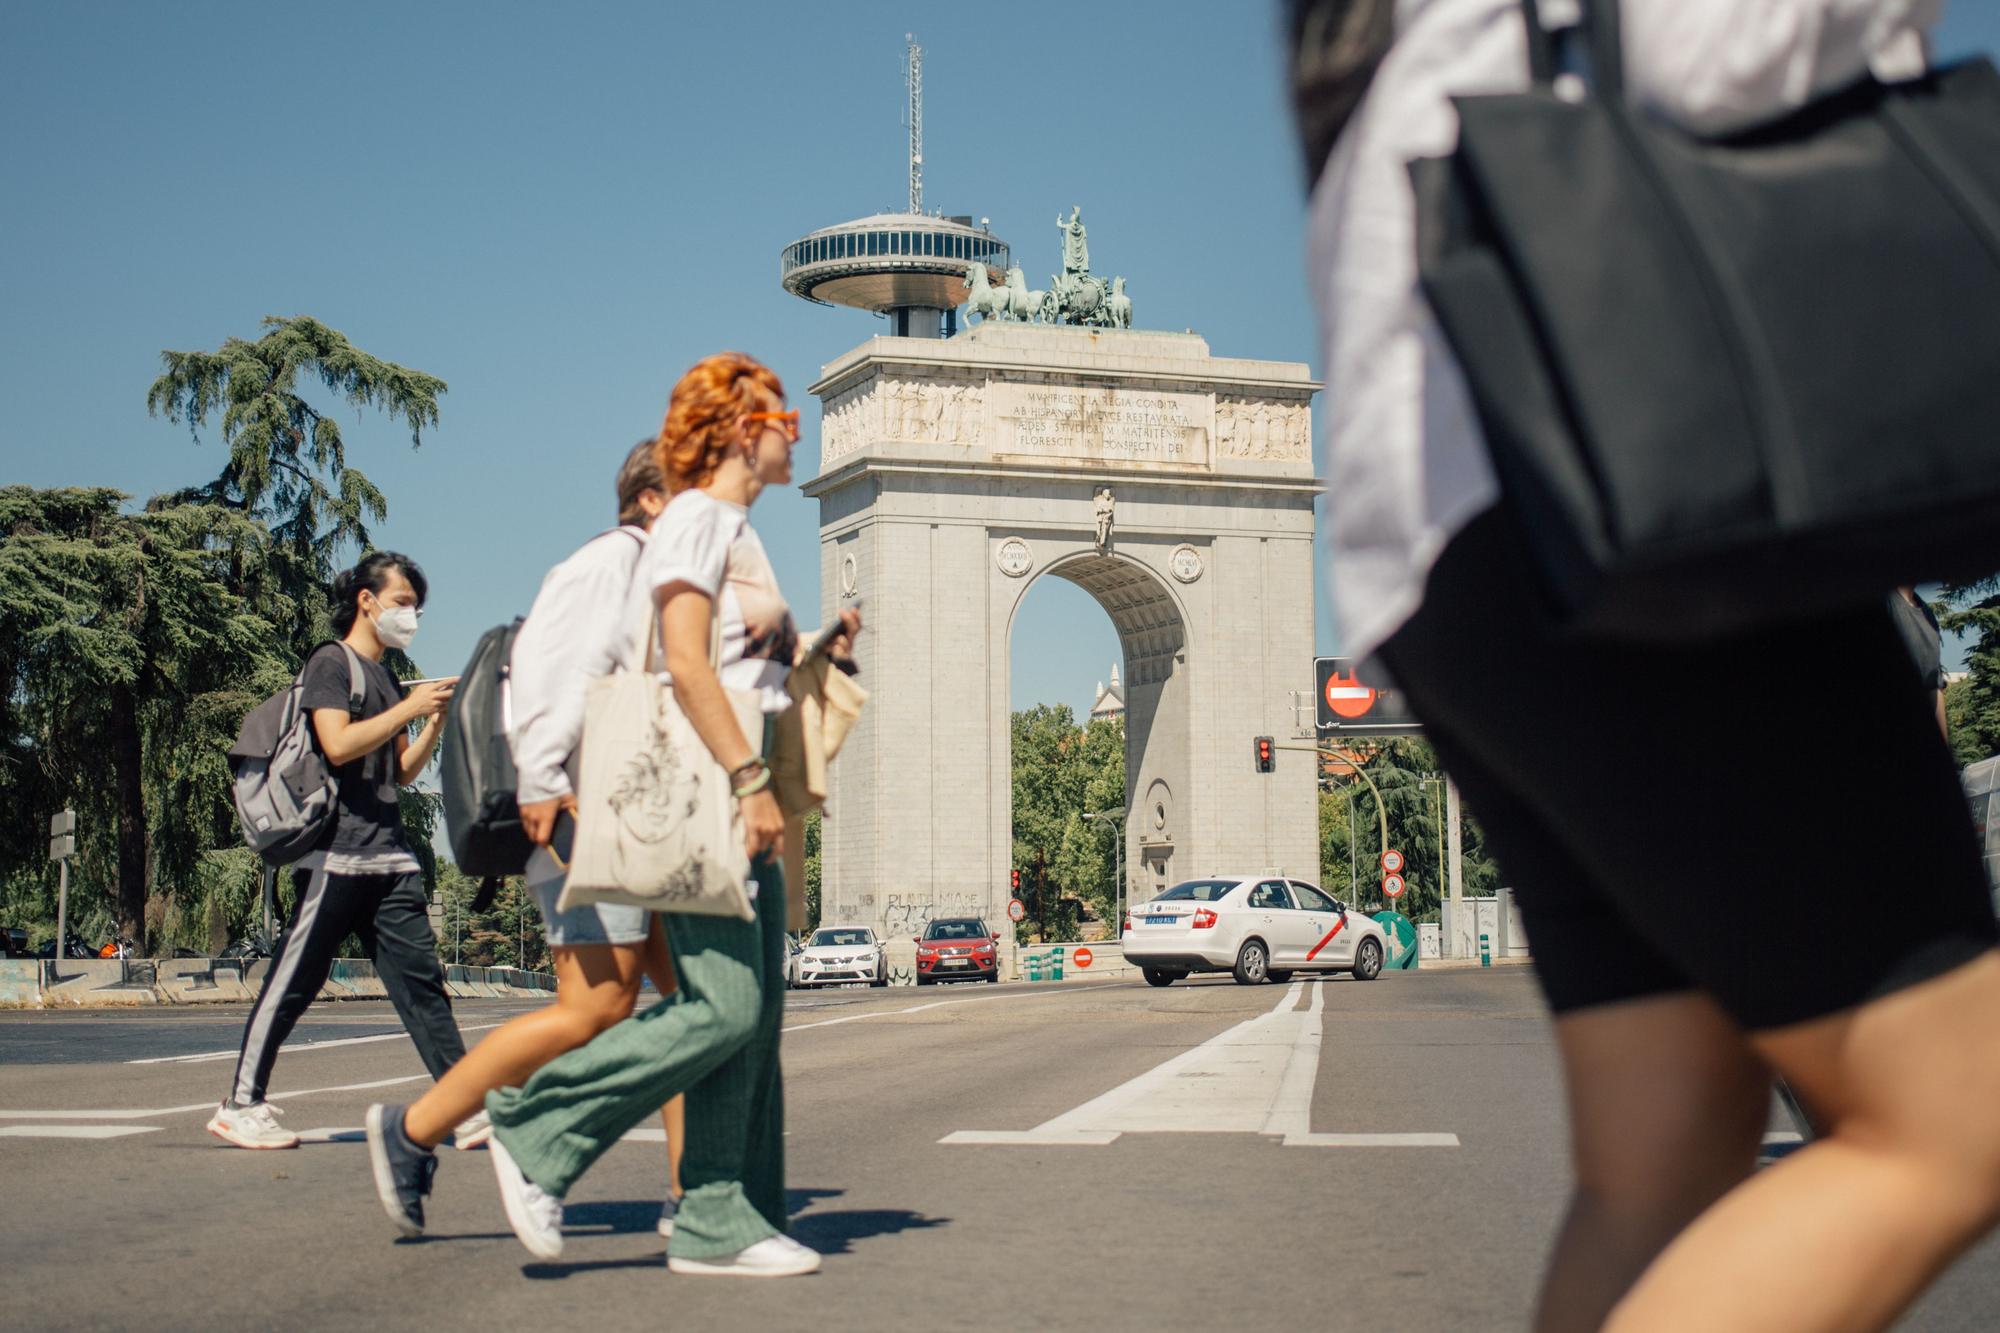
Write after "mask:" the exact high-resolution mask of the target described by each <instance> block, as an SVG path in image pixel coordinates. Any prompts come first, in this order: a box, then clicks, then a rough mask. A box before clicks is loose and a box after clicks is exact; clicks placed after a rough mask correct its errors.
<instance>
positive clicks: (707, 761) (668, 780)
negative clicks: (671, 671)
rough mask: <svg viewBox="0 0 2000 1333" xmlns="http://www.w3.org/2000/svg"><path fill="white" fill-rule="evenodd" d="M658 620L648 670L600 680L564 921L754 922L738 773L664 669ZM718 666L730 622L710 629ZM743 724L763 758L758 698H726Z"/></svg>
mask: <svg viewBox="0 0 2000 1333" xmlns="http://www.w3.org/2000/svg"><path fill="white" fill-rule="evenodd" d="M658 624H659V617H658V615H657V613H655V614H654V615H652V616H650V617H649V618H648V625H647V629H646V653H645V658H644V661H645V666H644V668H643V669H642V670H639V671H617V672H613V673H612V674H611V675H608V676H602V677H599V678H598V679H597V680H595V681H592V682H591V686H590V698H589V702H588V703H587V704H586V705H585V709H584V716H583V742H582V744H581V746H580V747H579V754H578V760H579V762H578V773H577V784H576V805H577V816H576V838H575V843H574V846H573V848H572V851H571V856H570V862H569V868H568V869H569V874H568V878H567V879H565V880H564V882H563V890H562V895H561V897H559V898H558V899H557V901H556V909H557V910H558V911H568V910H569V909H570V908H572V907H577V906H581V905H583V904H586V903H615V904H619V905H621V906H629V907H643V908H646V909H648V910H650V911H655V912H685V913H687V914H689V915H692V916H728V917H735V918H736V919H737V920H739V921H752V920H755V919H756V911H755V909H754V907H753V906H752V904H751V901H750V893H749V889H748V880H749V878H750V858H749V855H748V853H746V852H745V851H744V850H743V820H742V817H741V815H740V813H739V812H738V808H737V802H736V796H735V793H734V791H733V789H732V786H731V783H730V779H729V774H728V772H727V771H726V770H724V768H723V767H722V765H721V764H720V763H717V762H716V760H715V758H714V756H713V755H711V754H710V753H709V750H708V746H707V745H705V744H703V742H702V739H701V737H700V735H698V734H697V733H696V732H695V729H694V724H693V723H692V722H690V721H688V717H687V714H686V713H684V712H682V711H681V706H680V701H679V700H677V699H676V698H675V697H674V690H673V686H672V685H670V684H668V683H666V682H664V681H662V680H661V679H660V678H659V675H658V674H657V673H656V671H655V670H654V660H653V654H654V650H655V649H656V648H657V647H658V643H659V635H658V632H657V627H658ZM711 624H712V625H713V627H714V631H713V634H712V636H711V638H710V641H709V663H710V665H714V664H715V663H716V662H717V659H718V657H719V655H720V649H721V636H722V622H721V607H720V605H717V606H716V608H715V614H714V616H713V617H712V619H711ZM723 693H724V694H725V695H727V696H728V698H729V704H730V707H731V708H732V709H734V710H735V713H736V720H737V723H738V724H739V725H740V726H741V727H742V728H743V735H744V737H745V738H746V739H748V740H749V741H750V743H751V745H752V747H753V748H757V749H758V750H759V752H760V753H761V747H762V745H763V743H764V713H763V710H762V707H761V706H760V703H759V699H758V696H757V695H756V694H754V693H752V692H749V691H746V690H732V689H728V688H726V687H725V688H724V690H723Z"/></svg>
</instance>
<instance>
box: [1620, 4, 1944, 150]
mask: <svg viewBox="0 0 2000 1333" xmlns="http://www.w3.org/2000/svg"><path fill="white" fill-rule="evenodd" d="M1621 13H1622V18H1623V21H1624V45H1625V52H1626V56H1625V60H1626V64H1627V67H1628V68H1627V70H1626V80H1625V82H1626V92H1627V94H1628V95H1629V96H1630V97H1631V98H1632V100H1633V101H1634V102H1636V103H1638V104H1639V105H1641V106H1646V107H1650V108H1652V109H1653V110H1656V111H1658V112H1659V113H1660V114H1662V115H1664V116H1666V117H1667V118H1668V119H1669V120H1672V121H1674V122H1676V123H1677V124H1680V125H1683V126H1685V127H1687V128H1688V129H1691V130H1694V131H1696V132H1697V133H1702V134H1721V133H1727V132H1729V131H1730V130H1735V129H1741V128H1743V127H1744V126H1747V125H1751V124H1754V123H1755V122H1757V121H1760V120H1768V119H1770V118H1771V117H1773V116H1777V115H1782V114H1783V113H1785V112H1787V111H1790V110H1793V109H1795V108H1797V107H1801V106H1803V105H1805V104H1806V103H1807V102H1809V101H1811V100H1812V99H1813V98H1815V97H1817V96H1820V95H1821V94H1823V93H1826V92H1830V91H1832V90H1833V89H1835V88H1838V87H1840V86H1841V85H1842V84H1845V83H1849V82H1851V81H1853V80H1854V79H1856V78H1859V77H1860V76H1861V74H1862V73H1863V72H1864V71H1866V70H1868V69H1869V67H1870V66H1871V65H1877V66H1878V69H1877V72H1878V73H1879V74H1881V75H1883V76H1884V77H1907V76H1909V75H1911V74H1914V73H1919V72H1921V70H1922V64H1921V62H1920V61H1918V62H1915V63H1916V68H1915V69H1914V70H1913V69H1911V68H1910V65H1911V64H1912V63H1913V62H1912V61H1911V58H1910V57H1911V54H1912V53H1913V52H1920V51H1921V49H1922V45H1921V34H1922V33H1923V32H1924V31H1925V30H1927V29H1929V28H1930V27H1932V26H1933V25H1935V24H1936V23H1937V21H1938V19H1939V17H1940V16H1942V14H1943V13H1944V0H1757V3H1755V4H1741V3H1736V0H1625V4H1624V7H1623V10H1622V11H1621ZM1892 61H1893V62H1894V65H1893V67H1891V68H1883V67H1881V66H1885V65H1889V63H1890V62H1892Z"/></svg>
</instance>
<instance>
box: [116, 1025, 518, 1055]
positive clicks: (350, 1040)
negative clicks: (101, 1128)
mask: <svg viewBox="0 0 2000 1333" xmlns="http://www.w3.org/2000/svg"><path fill="white" fill-rule="evenodd" d="M499 1026H500V1024H498V1023H481V1024H480V1025H479V1026H477V1027H462V1028H460V1029H459V1031H460V1032H484V1031H486V1030H487V1029H488V1028H497V1027H499ZM408 1035H409V1033H407V1032H405V1031H403V1030H401V1029H400V1028H399V1029H398V1030H396V1031H394V1032H384V1033H380V1034H379V1035H377V1036H373V1037H338V1038H335V1039H334V1040H332V1041H302V1042H300V1043H299V1044H298V1045H296V1046H294V1045H291V1044H289V1043H287V1044H286V1045H284V1046H280V1047H279V1048H278V1053H279V1054H280V1055H297V1054H299V1053H300V1052H303V1051H330V1050H332V1049H333V1048H334V1047H336V1046H367V1045H370V1044H371V1043H374V1042H378V1041H399V1040H401V1039H403V1038H404V1037H407V1036H408ZM240 1053H241V1052H240V1051H238V1050H236V1049H231V1050H227V1051H201V1052H199V1053H197V1054H195V1055H155V1056H151V1057H149V1058H148V1059H144V1060H127V1061H126V1062H125V1063H126V1064H128V1065H198V1064H206V1063H207V1062H209V1061H211V1060H234V1059H235V1058H236V1057H237V1056H238V1055H239V1054H240Z"/></svg>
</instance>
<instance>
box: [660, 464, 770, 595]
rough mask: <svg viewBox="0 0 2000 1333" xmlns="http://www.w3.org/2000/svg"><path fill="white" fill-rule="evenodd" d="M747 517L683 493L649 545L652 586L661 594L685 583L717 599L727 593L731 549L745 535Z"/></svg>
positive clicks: (693, 492)
mask: <svg viewBox="0 0 2000 1333" xmlns="http://www.w3.org/2000/svg"><path fill="white" fill-rule="evenodd" d="M744 523H745V519H744V517H743V512H742V511H741V510H739V509H734V508H731V507H730V506H729V505H726V504H723V503H721V502H720V501H718V500H712V499H710V498H709V497H708V496H707V495H705V494H703V493H702V492H701V491H696V490H690V491H683V492H682V493H681V494H680V495H677V496H675V497H674V499H673V501H672V503H670V504H669V505H668V506H667V509H666V512H665V513H663V514H661V515H660V517H659V520H658V521H657V522H655V523H654V524H653V535H652V539H651V540H650V541H648V542H647V543H646V555H645V567H644V572H645V578H646V586H647V587H648V588H651V589H652V590H653V591H654V593H655V594H657V593H658V592H659V590H660V589H661V588H664V587H666V586H667V585H668V584H670V583H685V584H687V585H688V586H689V587H691V588H694V589H696V590H697V591H699V592H702V593H705V594H706V595H707V596H709V597H711V598H713V597H714V596H715V595H716V594H717V593H718V592H720V591H721V590H722V579H723V574H724V572H725V571H726V570H727V569H728V566H729V548H730V546H731V545H733V544H734V543H735V541H736V538H737V537H738V536H739V535H741V533H742V531H743V527H744Z"/></svg>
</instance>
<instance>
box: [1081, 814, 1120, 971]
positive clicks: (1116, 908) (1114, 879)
mask: <svg viewBox="0 0 2000 1333" xmlns="http://www.w3.org/2000/svg"><path fill="white" fill-rule="evenodd" d="M1084 818H1085V819H1088V820H1093V821H1095V820H1100V819H1101V820H1103V821H1104V822H1105V823H1107V824H1109V823H1111V822H1112V821H1113V820H1116V821H1118V824H1119V828H1118V841H1117V842H1116V843H1115V844H1113V846H1114V849H1115V850H1114V853H1113V860H1112V865H1113V866H1115V867H1116V869H1114V870H1113V871H1112V872H1111V914H1112V915H1113V916H1114V917H1116V918H1117V919H1118V938H1119V940H1120V941H1123V940H1124V938H1125V828H1124V821H1125V807H1124V806H1122V805H1121V806H1119V807H1118V808H1117V809H1116V810H1099V811H1098V812H1097V813H1096V814H1087V815H1085V816H1084Z"/></svg>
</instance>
